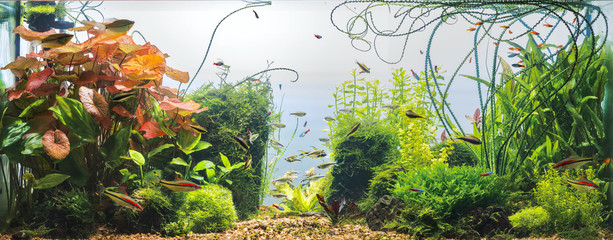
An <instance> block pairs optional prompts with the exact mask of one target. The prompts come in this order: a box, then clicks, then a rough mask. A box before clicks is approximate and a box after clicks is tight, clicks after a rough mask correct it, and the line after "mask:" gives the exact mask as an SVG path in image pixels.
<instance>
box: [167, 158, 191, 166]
mask: <svg viewBox="0 0 613 240" xmlns="http://www.w3.org/2000/svg"><path fill="white" fill-rule="evenodd" d="M170 164H174V165H179V166H186V167H187V166H189V164H187V163H186V162H185V161H184V160H183V159H182V158H180V157H176V158H173V159H172V161H170Z"/></svg>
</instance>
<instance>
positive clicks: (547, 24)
mask: <svg viewBox="0 0 613 240" xmlns="http://www.w3.org/2000/svg"><path fill="white" fill-rule="evenodd" d="M543 26H545V27H549V28H550V27H553V25H551V24H549V23H545V24H543Z"/></svg>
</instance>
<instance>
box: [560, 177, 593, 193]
mask: <svg viewBox="0 0 613 240" xmlns="http://www.w3.org/2000/svg"><path fill="white" fill-rule="evenodd" d="M566 181H567V182H568V184H570V185H571V186H573V187H575V188H577V189H579V190H585V191H589V190H596V189H598V185H596V184H595V183H594V182H592V181H590V180H587V179H581V180H572V179H566Z"/></svg>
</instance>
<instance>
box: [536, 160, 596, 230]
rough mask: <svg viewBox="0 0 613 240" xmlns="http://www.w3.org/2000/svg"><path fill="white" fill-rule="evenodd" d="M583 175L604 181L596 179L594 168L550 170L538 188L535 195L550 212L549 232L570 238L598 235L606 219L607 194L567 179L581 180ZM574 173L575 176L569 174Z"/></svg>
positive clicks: (539, 202)
mask: <svg viewBox="0 0 613 240" xmlns="http://www.w3.org/2000/svg"><path fill="white" fill-rule="evenodd" d="M579 174H581V175H582V176H584V177H586V178H587V179H590V180H592V181H593V182H594V183H596V184H599V183H601V182H602V181H600V180H598V179H594V176H595V171H594V170H593V169H591V168H590V169H586V170H579V171H577V172H576V174H575V173H570V174H562V173H560V172H558V171H547V172H546V173H545V174H544V175H543V176H542V177H541V179H540V181H539V182H538V183H537V185H536V188H535V189H534V197H535V199H536V203H537V204H538V206H541V207H543V209H545V210H546V211H547V214H549V222H548V223H549V224H548V228H547V229H545V230H546V231H548V232H556V233H559V234H561V235H565V236H567V237H572V236H573V235H581V234H591V236H596V233H597V232H598V230H599V229H600V224H601V223H602V222H603V221H604V220H603V216H602V214H603V211H604V209H605V206H604V205H603V204H602V203H603V201H604V194H603V193H602V192H601V191H598V190H596V191H582V190H578V189H575V188H574V187H572V186H569V184H567V183H566V179H567V177H568V178H571V179H579V178H580V176H579ZM566 175H571V176H566Z"/></svg>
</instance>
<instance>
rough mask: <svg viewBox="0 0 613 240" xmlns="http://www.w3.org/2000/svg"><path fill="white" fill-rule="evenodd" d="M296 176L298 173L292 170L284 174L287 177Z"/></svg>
mask: <svg viewBox="0 0 613 240" xmlns="http://www.w3.org/2000/svg"><path fill="white" fill-rule="evenodd" d="M296 175H298V172H296V171H294V170H290V171H287V172H286V173H285V176H288V177H290V176H296Z"/></svg>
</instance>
